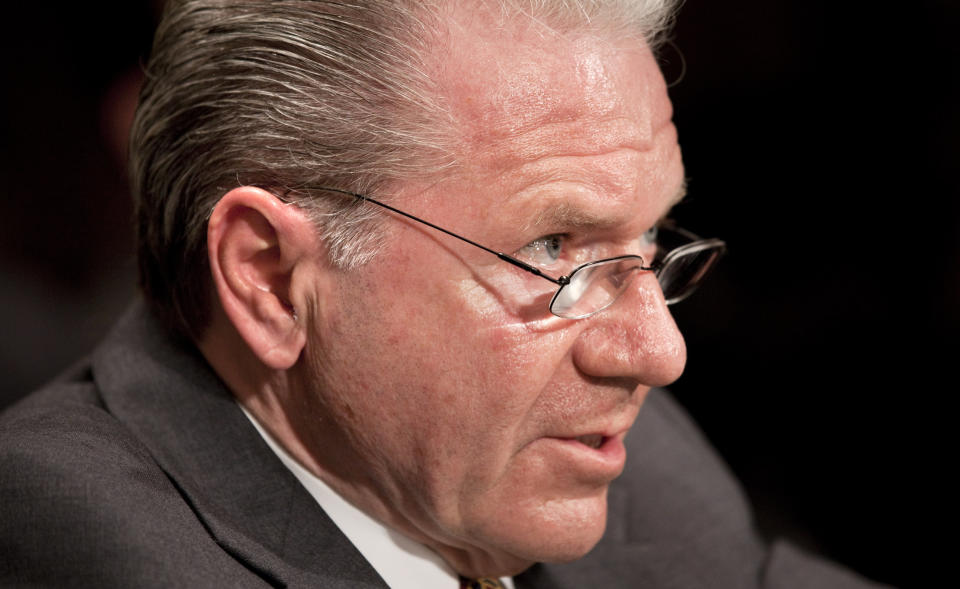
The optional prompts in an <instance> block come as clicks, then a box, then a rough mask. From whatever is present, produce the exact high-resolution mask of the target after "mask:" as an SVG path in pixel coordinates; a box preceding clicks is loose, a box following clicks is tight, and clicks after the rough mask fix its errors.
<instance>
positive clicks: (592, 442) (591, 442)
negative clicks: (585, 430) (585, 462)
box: [574, 434, 604, 450]
mask: <svg viewBox="0 0 960 589" xmlns="http://www.w3.org/2000/svg"><path fill="white" fill-rule="evenodd" d="M574 439H575V440H577V441H578V442H580V443H581V444H583V445H584V446H589V447H591V448H593V449H594V450H596V449H597V448H599V447H600V446H602V445H603V440H604V436H603V435H602V434H587V435H585V436H577V437H576V438H574Z"/></svg>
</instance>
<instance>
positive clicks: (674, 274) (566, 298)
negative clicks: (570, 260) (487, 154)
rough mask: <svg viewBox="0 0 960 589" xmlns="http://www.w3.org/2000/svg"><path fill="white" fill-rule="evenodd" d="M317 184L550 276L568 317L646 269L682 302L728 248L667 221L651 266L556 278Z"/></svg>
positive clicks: (594, 266) (633, 264)
mask: <svg viewBox="0 0 960 589" xmlns="http://www.w3.org/2000/svg"><path fill="white" fill-rule="evenodd" d="M311 188H312V189H313V190H324V191H327V192H336V193H339V194H345V195H349V196H353V197H354V198H357V199H359V200H362V201H366V202H369V203H372V204H375V205H377V206H380V207H383V208H385V209H387V210H389V211H393V212H394V213H397V214H398V215H402V216H404V217H407V218H408V219H412V220H414V221H416V222H417V223H422V224H424V225H426V226H427V227H431V228H433V229H436V230H437V231H441V232H443V233H446V234H447V235H449V236H451V237H455V238H457V239H459V240H461V241H464V242H466V243H469V244H470V245H472V246H474V247H478V248H480V249H482V250H484V251H487V252H489V253H491V254H493V255H495V256H497V257H498V258H500V259H501V260H503V261H504V262H509V263H510V264H513V265H514V266H516V267H518V268H520V269H522V270H524V271H526V272H530V273H531V274H535V275H537V276H539V277H541V278H543V279H544V280H549V281H550V282H552V283H554V284H556V285H557V286H559V288H558V289H557V292H556V293H555V294H554V295H553V298H552V299H551V300H550V312H551V313H553V314H554V315H556V316H557V317H563V318H565V319H584V318H586V317H590V316H591V315H594V314H596V313H599V312H600V311H602V310H604V309H606V308H607V307H609V306H610V305H612V304H613V302H614V301H616V300H617V298H618V297H619V296H620V295H621V294H623V291H624V290H626V288H627V286H628V285H629V284H630V282H631V280H632V279H633V277H634V276H635V275H637V274H638V273H640V272H653V273H654V275H655V276H656V277H657V281H658V282H659V284H660V289H661V290H662V291H663V297H664V300H665V301H666V303H667V304H668V305H672V304H674V303H677V302H680V301H682V300H683V299H685V298H687V297H688V296H690V295H691V294H692V293H693V291H695V290H696V289H697V287H698V286H699V285H700V283H701V282H702V281H703V278H704V277H705V276H706V275H707V274H708V273H709V272H710V270H711V269H712V268H713V266H714V265H715V264H716V262H717V260H719V259H720V257H721V256H722V255H723V253H724V252H725V251H726V247H727V246H726V244H725V243H724V242H723V241H722V240H719V239H700V238H699V237H697V236H696V235H694V234H693V233H690V232H689V231H686V230H684V229H681V228H679V227H673V226H670V225H669V224H664V225H663V226H661V227H660V228H659V229H658V232H657V255H656V256H655V257H654V259H653V260H652V261H651V264H650V265H649V266H648V265H646V262H645V261H644V259H643V257H641V256H638V255H624V256H616V257H613V258H605V259H603V260H596V261H593V262H587V263H586V264H581V265H580V266H577V267H576V268H574V269H573V271H571V272H570V273H569V274H567V275H566V276H560V277H558V278H554V277H553V276H550V275H548V274H544V273H543V271H541V270H540V269H539V268H537V267H536V266H531V265H530V264H527V263H526V262H524V261H522V260H518V259H516V258H514V257H512V256H509V255H507V254H504V253H502V252H498V251H496V250H493V249H490V248H488V247H487V246H484V245H481V244H479V243H477V242H475V241H472V240H470V239H467V238H466V237H463V236H462V235H457V234H456V233H453V232H452V231H448V230H447V229H444V228H443V227H439V226H437V225H434V224H433V223H431V222H429V221H425V220H423V219H420V218H419V217H415V216H413V215H411V214H410V213H406V212H404V211H401V210H399V209H397V208H394V207H392V206H390V205H388V204H385V203H382V202H380V201H378V200H375V199H373V198H370V197H369V196H365V195H363V194H358V193H356V192H350V191H348V190H340V189H338V188H328V187H316V188H313V187H311Z"/></svg>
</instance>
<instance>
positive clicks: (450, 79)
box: [439, 19, 672, 157]
mask: <svg viewBox="0 0 960 589" xmlns="http://www.w3.org/2000/svg"><path fill="white" fill-rule="evenodd" d="M446 45H447V46H446V48H445V49H446V51H445V59H444V60H443V64H442V66H441V68H440V72H439V80H440V91H441V92H442V93H443V95H444V98H445V99H446V101H447V104H448V107H449V109H450V111H451V114H452V115H453V119H454V121H455V123H456V125H457V127H458V131H459V133H460V139H461V140H462V144H461V145H462V148H463V150H464V151H465V152H466V153H464V154H462V155H466V156H471V157H476V156H477V155H478V154H479V153H483V152H485V151H489V150H490V149H491V148H493V147H494V146H498V145H501V146H504V147H506V148H507V149H508V150H517V149H519V150H521V151H522V152H523V153H521V154H515V155H523V156H526V157H536V156H537V155H538V152H539V151H543V152H544V153H546V152H556V151H557V150H558V149H559V150H561V151H563V150H564V149H566V146H565V145H564V143H565V141H567V142H570V141H571V140H572V139H573V138H575V141H576V145H570V147H569V149H571V150H573V151H584V150H590V151H598V152H599V151H603V150H605V149H615V148H619V147H630V148H634V149H638V150H640V151H645V150H647V149H649V148H650V143H651V142H652V141H653V139H654V136H655V135H656V133H657V131H658V130H659V129H661V128H663V127H664V126H666V125H668V124H670V120H671V117H672V108H671V105H670V101H669V98H668V97H667V93H666V85H665V83H664V81H663V77H662V75H661V74H660V70H659V68H658V67H657V65H656V61H655V58H654V56H653V54H652V53H651V51H650V49H649V47H648V46H647V44H646V43H645V42H644V41H643V40H642V39H640V38H638V37H625V36H622V35H619V36H617V37H615V38H612V37H604V36H603V35H601V34H598V33H593V32H584V33H563V34H560V33H555V32H552V31H549V30H545V29H544V28H542V27H537V26H536V25H534V24H530V23H527V24H524V23H518V24H516V25H515V26H511V25H507V26H506V27H503V26H495V25H491V24H490V23H485V22H483V20H482V19H480V20H477V19H474V20H472V21H470V22H467V23H462V22H458V23H455V24H454V25H453V28H452V29H451V34H450V37H449V39H448V40H447V43H446ZM505 144H511V145H509V146H508V145H505ZM498 153H499V154H500V155H501V156H502V155H509V154H504V152H503V151H499V150H498Z"/></svg>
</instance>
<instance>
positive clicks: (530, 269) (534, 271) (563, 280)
mask: <svg viewBox="0 0 960 589" xmlns="http://www.w3.org/2000/svg"><path fill="white" fill-rule="evenodd" d="M320 190H326V191H328V192H338V193H340V194H347V195H350V196H352V197H354V198H358V199H360V200H363V201H366V202H369V203H373V204H375V205H377V206H380V207H383V208H385V209H387V210H390V211H393V212H394V213H396V214H398V215H403V216H404V217H406V218H408V219H413V220H414V221H416V222H417V223H423V224H424V225H426V226H427V227H432V228H433V229H436V230H437V231H441V232H443V233H446V234H447V235H449V236H450V237H456V238H457V239H459V240H460V241H465V242H467V243H469V244H470V245H472V246H474V247H478V248H480V249H482V250H484V251H487V252H490V253H491V254H493V255H495V256H497V257H498V258H500V259H501V260H503V261H504V262H509V263H511V264H513V265H514V266H516V267H517V268H520V269H521V270H525V271H527V272H529V273H531V274H536V275H537V276H539V277H540V278H543V279H544V280H549V281H550V282H552V283H554V284H556V285H559V286H563V285H565V284H567V283H569V282H570V280H569V279H568V278H567V277H566V276H561V277H560V278H554V277H552V276H548V275H546V274H544V273H543V272H541V271H540V269H539V268H536V267H534V266H531V265H530V264H527V263H526V262H523V261H521V260H518V259H516V258H514V257H512V256H508V255H507V254H505V253H503V252H498V251H496V250H492V249H490V248H488V247H487V246H485V245H481V244H479V243H477V242H475V241H473V240H470V239H467V238H466V237H463V236H462V235H457V234H456V233H454V232H452V231H448V230H446V229H444V228H443V227H438V226H437V225H434V224H433V223H431V222H430V221H424V220H423V219H421V218H419V217H415V216H413V215H411V214H410V213H405V212H403V211H401V210H400V209H395V208H393V207H392V206H390V205H388V204H385V203H382V202H380V201H378V200H376V199H373V198H370V197H369V196H364V195H363V194H358V193H356V192H350V191H349V190H340V189H337V188H326V187H321V188H320Z"/></svg>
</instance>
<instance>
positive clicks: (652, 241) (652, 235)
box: [640, 225, 660, 248]
mask: <svg viewBox="0 0 960 589" xmlns="http://www.w3.org/2000/svg"><path fill="white" fill-rule="evenodd" d="M659 232H660V225H654V226H653V227H651V228H650V229H647V230H646V231H645V232H644V234H643V235H641V236H640V243H641V244H642V245H643V247H644V248H646V247H651V246H656V245H657V234H658V233H659Z"/></svg>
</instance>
